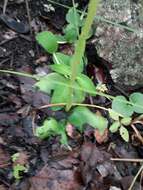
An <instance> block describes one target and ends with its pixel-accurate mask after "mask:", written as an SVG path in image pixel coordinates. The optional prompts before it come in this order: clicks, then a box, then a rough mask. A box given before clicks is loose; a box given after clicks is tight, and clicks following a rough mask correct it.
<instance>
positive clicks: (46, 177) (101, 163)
mask: <svg viewBox="0 0 143 190" xmlns="http://www.w3.org/2000/svg"><path fill="white" fill-rule="evenodd" d="M57 2H60V3H65V4H66V3H67V1H63V0H60V1H57ZM87 2H88V1H79V3H80V8H81V9H82V8H84V7H85V6H86V5H87ZM44 3H46V0H34V1H30V2H29V6H30V14H31V23H30V24H31V26H32V34H30V32H29V33H27V34H20V33H16V32H14V31H13V30H11V29H10V28H8V26H6V25H4V23H0V69H9V70H15V71H21V72H28V73H39V72H49V71H48V67H47V65H48V63H49V60H50V59H51V57H50V56H49V55H48V54H47V53H46V52H44V51H43V50H42V48H41V47H39V46H38V45H37V43H36V41H35V34H36V33H37V32H40V31H43V30H47V29H49V30H52V31H54V32H57V33H60V32H61V29H62V27H63V25H64V24H65V20H64V16H65V13H66V11H67V10H66V9H64V8H62V7H58V6H57V7H55V9H56V12H55V13H52V14H51V13H49V14H48V13H46V12H45V11H44V9H43V6H42V5H43V4H44ZM70 5H71V4H70V3H69V6H70ZM2 7H3V1H1V2H0V13H2ZM6 14H7V15H9V16H10V17H12V18H15V19H19V20H20V21H21V22H23V23H25V24H28V16H27V11H26V6H25V2H22V3H16V1H10V2H9V4H8V7H7V10H6ZM66 48H67V47H66ZM66 48H65V49H66ZM63 49H64V47H63ZM86 53H87V57H88V60H89V64H88V66H87V68H85V72H86V73H87V74H88V75H89V76H90V77H92V78H93V80H94V82H95V83H97V82H99V81H102V82H104V83H106V85H107V87H108V89H109V93H110V94H112V95H116V94H124V92H121V91H120V89H118V90H117V89H116V86H115V85H114V84H113V82H112V80H111V77H110V75H109V68H110V64H109V63H107V62H106V61H105V60H103V59H101V58H99V57H98V55H97V54H96V50H95V49H94V47H93V46H92V45H91V44H90V41H89V42H88V46H87V49H86ZM94 60H96V61H94ZM34 83H35V81H34V80H33V79H29V78H24V77H18V76H13V75H9V74H2V73H0V190H127V189H128V188H129V186H130V184H131V182H132V180H133V177H134V176H135V174H136V173H137V171H138V169H139V167H140V164H139V163H131V162H114V161H111V158H113V157H115V158H130V159H131V158H136V159H138V158H140V159H141V158H143V146H142V145H141V144H140V142H138V141H137V140H136V138H134V133H133V131H130V136H131V137H132V138H131V140H130V142H129V143H125V142H124V141H123V140H122V139H121V138H120V136H119V135H118V134H114V135H111V134H106V138H105V139H104V140H102V141H101V142H99V139H98V140H96V139H95V137H94V133H95V132H94V130H93V129H91V128H90V127H89V126H86V129H85V132H84V134H80V133H78V132H77V131H75V135H74V137H73V138H71V137H69V145H70V146H71V147H72V151H71V150H70V151H69V150H68V149H67V148H65V147H62V146H61V145H60V144H59V138H58V137H52V138H50V139H48V140H44V141H41V140H39V139H37V138H36V137H35V136H34V133H33V132H34V130H35V127H36V126H39V125H40V124H41V123H42V122H43V120H44V119H45V118H46V117H48V116H50V115H51V116H52V115H54V116H55V117H57V118H58V119H60V118H63V117H65V113H63V112H56V113H54V112H52V111H51V110H50V109H44V110H39V109H38V108H39V107H40V106H43V105H46V104H48V103H49V100H50V97H49V96H48V95H46V94H43V93H41V92H37V91H35V90H34V89H33V88H32V86H33V84H34ZM87 101H89V100H87ZM93 102H95V103H96V104H100V105H104V106H108V105H110V102H109V101H107V100H105V99H104V98H101V97H97V98H96V99H94V100H93ZM94 111H95V112H96V111H97V110H94ZM98 111H99V110H98ZM102 114H104V115H105V116H106V117H108V115H107V114H106V113H104V112H103V113H102ZM139 129H141V128H140V126H139ZM141 130H142V129H141ZM107 133H108V132H107ZM17 152H19V153H20V158H19V159H20V160H19V163H24V164H25V165H26V166H27V168H28V171H27V172H26V173H24V174H23V175H22V176H23V177H22V178H21V179H20V180H19V181H16V180H15V179H14V177H13V174H12V170H13V169H12V168H13V163H12V159H11V156H12V155H13V154H14V153H17ZM141 185H142V183H141V182H140V181H139V179H138V180H137V182H136V184H135V187H134V189H135V190H139V189H143V187H142V186H141Z"/></svg>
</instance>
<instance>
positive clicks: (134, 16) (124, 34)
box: [95, 0, 143, 87]
mask: <svg viewBox="0 0 143 190" xmlns="http://www.w3.org/2000/svg"><path fill="white" fill-rule="evenodd" d="M97 16H102V17H103V18H104V19H108V20H110V21H112V22H116V23H118V24H122V26H123V25H124V26H128V27H130V28H133V29H135V32H131V31H128V30H127V29H124V28H123V27H117V26H113V25H111V24H107V23H106V22H101V21H99V20H97V19H96V20H95V26H96V33H95V45H96V48H97V52H98V54H99V56H100V57H102V58H104V59H105V60H107V61H108V62H110V63H111V64H112V69H111V71H110V73H111V77H112V79H113V81H114V82H115V83H116V84H117V85H120V86H121V85H122V86H125V87H136V86H143V19H142V18H143V1H142V0H126V1H125V0H110V1H107V0H102V1H101V3H100V5H99V9H98V12H97Z"/></svg>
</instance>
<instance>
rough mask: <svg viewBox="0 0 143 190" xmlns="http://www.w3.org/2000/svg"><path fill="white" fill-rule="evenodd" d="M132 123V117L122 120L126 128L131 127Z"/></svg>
mask: <svg viewBox="0 0 143 190" xmlns="http://www.w3.org/2000/svg"><path fill="white" fill-rule="evenodd" d="M131 121H132V118H131V117H124V118H123V119H121V123H122V124H123V125H125V126H128V125H130V123H131Z"/></svg>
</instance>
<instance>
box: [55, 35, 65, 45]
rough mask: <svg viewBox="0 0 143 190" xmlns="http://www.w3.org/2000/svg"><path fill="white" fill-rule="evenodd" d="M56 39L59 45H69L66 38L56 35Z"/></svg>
mask: <svg viewBox="0 0 143 190" xmlns="http://www.w3.org/2000/svg"><path fill="white" fill-rule="evenodd" d="M55 37H56V39H57V43H58V44H65V43H67V41H66V39H65V36H62V35H56V34H55Z"/></svg>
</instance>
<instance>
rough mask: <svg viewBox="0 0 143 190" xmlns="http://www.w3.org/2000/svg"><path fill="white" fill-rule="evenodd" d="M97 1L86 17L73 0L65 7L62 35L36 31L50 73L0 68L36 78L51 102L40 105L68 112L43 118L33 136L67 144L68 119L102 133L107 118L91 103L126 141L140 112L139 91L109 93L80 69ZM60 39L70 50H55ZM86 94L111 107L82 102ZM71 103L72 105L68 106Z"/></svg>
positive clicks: (111, 129)
mask: <svg viewBox="0 0 143 190" xmlns="http://www.w3.org/2000/svg"><path fill="white" fill-rule="evenodd" d="M98 2H99V1H98V0H91V1H90V3H89V9H88V13H87V17H86V18H85V15H83V14H82V13H81V12H79V11H77V7H76V5H75V4H74V1H73V8H71V9H69V11H68V13H67V15H66V20H67V23H68V24H67V26H66V27H65V28H64V29H63V33H64V35H63V36H61V35H55V34H53V33H51V32H49V31H45V32H41V33H39V34H37V36H36V40H37V42H38V43H39V44H40V45H41V46H42V47H43V48H44V49H45V51H47V52H48V53H50V54H52V55H53V63H52V64H51V65H50V66H49V67H50V68H51V70H52V72H51V73H50V74H47V75H45V76H42V77H40V76H37V75H30V74H26V73H19V72H15V71H8V70H0V72H4V73H10V74H17V75H21V76H25V77H31V78H33V79H35V80H36V81H37V82H36V84H35V86H34V87H36V88H38V89H39V90H40V91H42V92H45V93H47V94H50V95H51V104H49V105H46V106H44V107H50V108H51V109H53V110H54V111H56V110H60V109H64V108H65V109H66V111H68V112H69V113H68V117H67V120H62V121H56V120H55V119H54V118H47V119H46V120H45V121H44V122H43V125H42V126H41V127H38V128H37V130H36V136H38V137H39V138H41V139H46V138H49V137H50V136H51V135H52V136H55V135H58V136H60V142H61V143H62V144H65V145H67V144H68V142H67V135H66V125H67V123H71V124H72V125H74V126H75V127H77V129H78V130H79V131H83V129H84V125H85V124H89V125H90V126H92V127H93V128H97V129H98V130H99V132H100V133H101V134H102V133H104V130H105V129H106V128H107V126H108V121H107V119H106V118H105V117H103V116H99V115H98V114H95V113H93V112H91V111H90V110H89V109H88V107H93V108H98V109H102V110H105V111H107V112H109V115H110V117H111V118H112V124H111V126H110V128H109V129H110V131H111V132H113V133H114V132H117V131H118V130H119V132H120V134H121V136H122V138H123V139H124V140H125V141H128V140H129V133H128V130H127V128H126V127H127V126H128V125H130V124H131V123H132V117H133V113H134V112H135V113H138V114H141V113H143V103H142V102H143V101H142V99H143V94H141V93H138V92H136V93H133V94H131V95H130V97H129V100H127V99H126V98H125V97H124V96H116V97H113V96H111V95H108V94H105V93H103V92H102V90H103V88H101V86H100V87H99V86H97V87H96V86H95V85H94V84H93V82H92V80H91V79H90V78H89V77H87V76H86V75H85V74H84V72H83V70H84V66H85V64H86V61H85V60H86V58H85V55H84V52H85V44H86V40H87V39H88V37H89V35H90V33H91V25H92V22H93V19H94V15H95V12H96V8H97V5H98ZM80 31H81V32H80ZM61 43H70V44H73V46H74V47H75V51H74V54H73V55H71V56H69V55H66V54H63V53H61V52H58V47H59V45H60V44H61ZM105 89H106V88H105V86H104V90H105ZM104 90H103V91H104ZM87 94H89V95H90V96H96V95H100V96H104V97H105V98H107V99H109V100H111V101H112V108H105V107H102V106H99V105H92V104H84V103H82V102H83V101H84V100H85V98H86V96H87ZM73 106H74V108H73V109H71V108H72V107H73ZM18 168H20V167H18ZM21 169H22V168H21ZM23 169H24V168H23ZM16 171H17V170H16Z"/></svg>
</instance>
